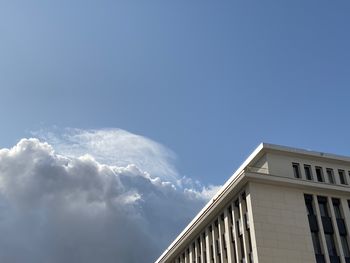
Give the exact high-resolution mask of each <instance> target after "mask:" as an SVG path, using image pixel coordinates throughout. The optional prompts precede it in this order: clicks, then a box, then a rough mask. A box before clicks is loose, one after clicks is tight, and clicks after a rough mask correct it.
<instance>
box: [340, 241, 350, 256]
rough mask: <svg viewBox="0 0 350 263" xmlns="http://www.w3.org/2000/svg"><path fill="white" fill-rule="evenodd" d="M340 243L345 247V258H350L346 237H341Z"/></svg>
mask: <svg viewBox="0 0 350 263" xmlns="http://www.w3.org/2000/svg"><path fill="white" fill-rule="evenodd" d="M340 241H341V245H342V247H343V252H344V256H345V257H350V250H349V244H348V240H347V239H346V236H340Z"/></svg>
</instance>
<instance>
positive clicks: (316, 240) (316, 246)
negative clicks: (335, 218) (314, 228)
mask: <svg viewBox="0 0 350 263" xmlns="http://www.w3.org/2000/svg"><path fill="white" fill-rule="evenodd" d="M311 237H312V244H313V245H314V250H315V254H316V255H320V254H322V249H321V242H320V237H319V235H318V233H317V232H311Z"/></svg>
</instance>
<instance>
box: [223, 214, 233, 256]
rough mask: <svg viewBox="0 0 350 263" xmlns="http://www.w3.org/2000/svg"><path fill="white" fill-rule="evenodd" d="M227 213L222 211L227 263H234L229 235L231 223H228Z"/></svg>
mask: <svg viewBox="0 0 350 263" xmlns="http://www.w3.org/2000/svg"><path fill="white" fill-rule="evenodd" d="M229 216H230V215H229V212H228V210H227V208H226V209H225V211H224V217H225V222H224V224H225V238H226V247H227V261H228V262H229V263H231V262H234V261H233V244H232V237H231V234H230V231H231V223H230V217H229Z"/></svg>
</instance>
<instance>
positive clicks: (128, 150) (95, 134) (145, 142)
mask: <svg viewBox="0 0 350 263" xmlns="http://www.w3.org/2000/svg"><path fill="white" fill-rule="evenodd" d="M34 135H36V136H38V137H39V138H41V139H43V140H44V141H47V142H49V143H50V144H51V145H53V146H54V148H55V150H56V151H57V152H60V153H62V154H64V155H67V156H74V157H77V156H81V155H83V154H85V153H88V154H90V155H92V156H93V157H94V158H95V159H96V160H97V161H99V162H101V163H105V164H109V165H116V166H127V165H129V164H134V165H136V166H137V167H139V168H140V169H142V170H144V171H148V172H149V173H150V174H152V175H153V176H159V177H161V178H164V179H167V180H172V181H173V180H174V179H175V178H176V177H177V175H178V173H177V171H176V169H175V167H174V165H173V162H174V161H175V159H176V156H175V154H174V153H173V152H172V151H171V150H169V149H167V148H166V147H164V146H163V145H161V144H159V143H157V142H155V141H152V140H150V139H148V138H146V137H143V136H140V135H136V134H133V133H130V132H127V131H125V130H121V129H100V130H81V129H72V128H67V129H64V130H63V132H60V133H58V132H57V130H42V131H39V132H34Z"/></svg>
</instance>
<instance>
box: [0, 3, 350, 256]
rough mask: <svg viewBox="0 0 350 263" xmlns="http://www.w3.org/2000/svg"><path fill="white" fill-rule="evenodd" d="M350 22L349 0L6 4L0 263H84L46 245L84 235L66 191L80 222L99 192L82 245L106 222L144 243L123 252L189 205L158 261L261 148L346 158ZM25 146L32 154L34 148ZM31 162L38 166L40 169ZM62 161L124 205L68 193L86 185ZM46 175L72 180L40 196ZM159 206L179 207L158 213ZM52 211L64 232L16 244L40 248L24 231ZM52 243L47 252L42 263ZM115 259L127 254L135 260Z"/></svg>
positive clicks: (1, 22) (0, 8)
mask: <svg viewBox="0 0 350 263" xmlns="http://www.w3.org/2000/svg"><path fill="white" fill-rule="evenodd" d="M349 13H350V2H349V1H345V0H343V1H342V0H341V1H333V2H330V1H323V0H321V1H316V0H310V1H301V0H295V1H269V0H267V1H254V0H253V1H232V0H231V1H228V0H222V1H216V2H214V1H206V0H201V1H198V0H193V1H184V0H178V1H160V0H159V1H157V0H150V1H141V0H135V1H107V0H101V1H89V0H85V1H81V0H76V1H67V0H62V1H49V0H47V1H39V0H33V1H18V0H11V1H7V0H1V1H0V40H1V41H0V112H1V114H0V123H1V126H0V127H1V136H0V149H1V148H2V149H3V150H2V151H0V178H2V179H1V180H0V182H2V184H1V187H0V189H2V190H0V196H3V200H2V201H0V203H2V206H3V207H7V208H8V209H7V210H6V211H8V212H7V214H6V216H4V218H5V219H6V220H5V219H3V220H2V221H3V224H1V220H0V228H2V229H7V231H8V235H9V236H11V237H13V239H11V240H12V241H11V242H7V243H6V242H5V240H1V239H0V243H2V244H3V247H8V248H9V249H8V250H7V252H8V253H4V252H1V249H0V259H2V260H1V262H15V260H14V258H13V257H14V254H11V253H10V252H11V251H15V249H16V248H19V247H23V248H24V247H25V248H26V250H25V251H28V253H27V254H26V253H24V254H25V255H27V256H28V258H32V259H33V262H40V261H42V262H44V261H45V260H46V261H45V262H47V260H48V258H50V259H51V262H56V261H57V262H62V260H64V261H65V262H69V260H71V261H72V262H74V260H76V259H77V258H74V256H73V254H70V255H72V257H71V258H70V259H68V258H64V259H62V258H61V257H60V256H61V254H62V253H61V252H60V251H58V250H55V249H54V248H55V247H58V248H61V249H62V246H59V245H56V246H54V245H53V244H57V243H59V244H62V243H64V241H66V239H68V236H65V234H62V237H61V238H58V237H57V235H55V233H54V232H53V231H57V229H60V228H59V227H62V228H63V226H65V225H67V226H69V227H73V226H75V224H76V221H74V220H77V218H78V217H77V215H75V214H74V213H73V214H72V213H70V212H69V211H70V210H69V209H68V208H69V202H68V201H67V200H66V199H65V198H66V194H67V192H68V193H69V192H70V191H72V192H75V191H77V192H78V193H79V194H77V195H78V196H77V198H78V201H76V206H77V207H80V208H81V209H82V210H84V211H83V212H82V214H84V213H85V212H86V211H88V210H89V206H88V205H87V204H88V203H89V202H87V203H86V202H85V201H84V202H83V201H81V200H82V199H83V197H82V196H85V195H89V193H90V192H91V191H92V192H97V194H96V195H95V198H97V199H98V200H100V201H101V200H102V201H101V202H102V203H103V204H104V206H105V207H104V210H103V211H104V213H106V214H108V216H105V217H104V218H100V217H98V218H94V217H93V216H92V215H91V217H89V216H87V217H84V218H88V220H87V221H86V222H85V223H86V228H82V230H81V232H79V231H78V230H79V229H77V233H76V240H77V242H75V243H79V242H78V241H79V240H89V239H88V238H85V237H84V235H83V233H85V232H84V231H83V230H84V229H91V224H92V222H94V220H95V221H96V222H98V223H99V224H101V225H103V222H104V221H103V220H107V219H108V220H110V221H108V222H111V223H110V225H108V224H109V223H106V228H107V227H113V228H118V229H119V227H120V224H119V223H118V224H117V223H115V222H114V221H113V220H112V219H113V218H116V221H117V222H132V224H134V225H132V227H131V228H135V229H137V227H140V229H142V231H144V233H143V234H144V236H138V234H137V233H139V232H140V231H138V232H137V233H135V234H134V235H132V237H133V238H134V239H132V238H131V239H130V240H133V241H135V240H140V239H141V240H142V239H145V237H146V238H150V233H151V232H152V231H153V230H154V229H155V226H154V225H152V224H150V222H151V221H154V222H162V221H167V220H168V221H169V220H170V217H166V218H164V217H158V219H157V220H154V211H155V209H158V210H159V211H168V210H169V209H168V208H167V205H170V204H172V203H174V200H182V202H183V201H184V200H185V201H186V202H187V206H186V207H180V206H179V207H177V208H176V209H175V211H183V212H182V213H177V214H174V215H179V218H178V220H177V221H176V222H171V223H170V222H169V225H168V226H166V225H164V232H163V233H161V234H160V235H162V241H161V242H158V243H157V242H155V243H152V242H150V243H149V244H150V247H148V248H145V247H143V249H144V250H147V251H150V252H149V253H148V254H147V259H149V261H150V262H151V261H152V260H153V259H154V258H156V257H157V256H158V254H159V253H160V252H161V251H162V249H164V248H165V247H166V245H168V243H169V242H170V241H171V240H172V239H173V238H174V237H175V236H176V234H178V233H179V232H180V230H181V229H182V227H183V226H184V225H185V224H186V223H188V221H189V219H190V218H191V217H192V216H193V215H194V214H195V213H196V212H198V210H199V209H200V207H201V206H202V205H203V204H204V203H205V202H206V201H207V200H208V199H209V198H210V196H211V195H212V193H213V192H214V191H215V189H218V186H220V185H222V184H223V183H224V182H225V181H226V180H227V179H228V178H229V177H230V175H231V174H232V173H233V172H234V171H235V169H237V168H238V166H239V165H240V164H241V163H242V162H243V161H244V159H245V158H246V157H247V156H248V155H249V154H250V153H251V152H252V151H253V150H254V149H255V147H256V146H257V145H258V144H259V143H261V142H268V143H275V144H282V145H287V146H292V147H300V148H304V149H311V150H316V151H322V152H330V153H335V154H340V155H347V156H350V147H349V146H350V142H349V139H348V138H349V136H348V134H349V132H348V131H349V128H350V122H349V112H350V111H349V97H350V88H349V84H350V51H349V47H350V35H349V25H350V16H349ZM31 137H33V138H38V139H39V141H38V140H35V139H25V138H31ZM28 145H30V147H29V146H28ZM28 147H29V148H30V149H31V150H30V151H27V148H28ZM6 148H7V150H5V149H6ZM38 155H39V156H40V158H37V157H36V156H38ZM84 156H85V157H84ZM11 158H12V159H11ZM33 158H34V159H33ZM36 158H37V159H38V160H41V161H38V164H37V163H36V162H34V161H31V160H36ZM62 158H63V159H65V160H66V161H65V162H66V163H67V162H68V163H70V162H71V163H72V164H71V166H72V167H75V166H77V167H78V166H79V167H82V168H84V167H85V166H86V168H84V169H87V170H89V169H92V168H91V167H95V168H93V172H91V173H89V174H91V180H92V182H94V180H97V181H99V185H102V186H103V185H106V184H108V182H109V181H106V180H105V179H104V177H105V176H107V177H108V176H110V174H113V175H114V177H116V178H118V182H115V184H116V185H117V188H118V187H119V188H118V189H119V190H120V191H119V192H118V191H117V192H118V193H117V194H115V196H114V195H113V194H112V195H111V196H112V197H111V198H112V199H113V198H116V199H118V198H119V195H122V197H121V199H122V200H124V199H125V198H126V200H128V201H125V200H124V201H120V202H117V204H115V203H113V205H112V206H109V205H107V204H109V196H110V195H107V194H106V193H105V190H103V191H102V190H101V189H105V188H104V187H102V186H101V187H102V188H101V189H100V190H99V189H94V188H93V187H92V188H91V187H90V188H89V184H88V183H86V182H84V180H83V179H81V182H80V179H79V180H78V179H77V181H76V182H75V183H76V184H73V185H74V187H75V188H74V187H73V188H71V187H72V186H71V181H70V180H71V176H73V177H74V176H77V177H78V178H79V176H80V174H79V173H78V172H77V171H76V170H74V169H73V170H74V171H71V170H69V169H68V168H67V167H68V166H67V165H66V164H65V162H63V163H62ZM42 160H46V161H42ZM48 160H50V161H48ZM22 161H23V162H24V163H23V166H20V167H17V165H16V163H17V162H22ZM37 165H39V166H40V167H41V165H44V166H45V167H46V168H45V169H39V168H38V167H37ZM100 166H103V167H106V168H105V169H107V170H106V171H107V172H106V171H105V170H103V169H102V170H103V171H102V172H101V171H100V168H98V169H97V168H96V167H100ZM57 167H59V168H57ZM21 168H22V170H21V171H22V172H23V173H25V174H26V173H27V172H26V171H31V172H30V173H29V175H30V176H28V180H27V181H25V183H21V184H20V185H21V186H23V187H24V188H23V189H18V188H17V187H19V186H17V185H16V183H14V182H17V181H16V180H19V182H20V181H21V179H20V178H17V177H16V176H14V174H16V173H15V171H16V169H21ZM53 168H55V169H58V170H62V169H63V170H64V171H65V172H64V173H63V172H62V173H63V175H62V178H61V180H58V181H55V183H52V182H51V183H48V184H46V183H45V180H47V179H48V178H46V177H45V175H47V174H51V172H50V171H52V170H51V169H53ZM67 169H68V170H67ZM84 169H83V170H84ZM120 169H122V170H120ZM123 169H124V170H123ZM63 170H62V171H63ZM17 171H18V170H17ZM55 171H56V170H55ZM84 171H85V170H84ZM52 172H53V174H56V173H58V172H54V171H52ZM58 174H60V173H58ZM12 177H14V178H13V179H11V180H9V179H8V178H12ZM112 177H113V176H112ZM129 177H130V178H129ZM96 178H97V179H96ZM120 178H123V179H120ZM125 178H128V179H125ZM41 180H43V182H42V181H41ZM111 180H112V179H111ZM113 180H114V179H113ZM113 180H112V181H113ZM140 180H141V181H142V180H143V181H144V180H146V181H147V184H148V185H149V187H146V188H145V187H144V186H145V185H144V184H143V183H140V182H139V181H140ZM10 181H11V182H12V181H13V183H10ZM79 182H80V183H82V184H83V186H80V184H79ZM41 183H43V184H44V185H46V187H49V188H48V189H51V190H52V191H53V193H54V194H53V195H52V199H50V201H47V203H46V201H45V202H44V201H42V200H46V192H45V191H49V190H47V189H46V188H45V187H44V186H43V188H42V189H43V190H45V191H43V192H42V193H41V195H38V196H36V197H35V198H34V197H33V198H34V199H33V200H34V201H33V203H26V202H24V201H26V200H25V198H23V196H21V194H22V192H23V194H26V193H27V192H28V191H29V192H28V194H29V193H32V191H34V190H33V189H34V188H32V187H33V184H38V185H41ZM164 185H165V186H164ZM50 187H51V188H50ZM56 187H57V191H54V190H53V189H56ZM80 187H82V189H83V190H82V192H81V193H80V191H79V189H80ZM163 187H165V188H166V190H164V189H163ZM28 189H29V190H28ZM35 189H36V188H35ZM40 189H41V188H40ZM72 189H73V190H72ZM128 189H129V190H128ZM160 189H162V190H160ZM17 190H20V191H17ZM51 190H50V191H51ZM164 191H165V192H164ZM171 191H173V192H171ZM34 192H35V191H34ZM160 193H163V194H164V193H167V194H164V195H166V196H170V197H168V198H163V199H164V200H163V202H158V201H157V198H155V197H160V196H161V195H160ZM169 193H171V194H169ZM123 194H125V196H124V197H123ZM106 196H107V197H106ZM116 196H118V198H117V197H116ZM62 198H63V199H64V200H65V201H62ZM123 198H124V199H123ZM174 198H175V199H174ZM79 200H80V201H79ZM23 202H24V203H23ZM50 202H54V204H55V205H60V209H62V211H61V210H60V209H58V211H61V212H62V214H64V215H66V219H67V220H66V221H67V222H66V221H65V220H63V219H62V220H61V221H59V220H58V221H53V220H51V219H46V221H45V220H44V221H45V222H44V223H43V225H44V226H45V227H44V228H43V230H41V234H42V236H40V238H39V237H36V238H38V241H37V242H36V243H35V242H34V243H35V246H33V247H28V246H27V245H26V244H25V242H20V241H19V239H18V233H17V232H16V231H17V229H22V228H23V231H27V232H26V233H27V235H28V236H29V237H32V236H33V235H34V234H31V233H29V232H30V228H28V226H27V225H26V223H25V222H22V221H23V218H24V217H27V216H28V217H29V218H31V219H32V221H33V222H37V221H38V220H39V219H40V218H41V219H42V218H43V215H50V216H52V213H53V211H54V210H52V209H51V208H50V206H49V204H51V205H52V204H53V203H50ZM167 202H168V203H167ZM180 202H181V201H180ZM67 206H68V207H67ZM54 207H56V206H54ZM111 207H112V208H111ZM115 207H117V208H118V209H115ZM28 208H35V211H36V212H37V214H33V215H30V212H29V211H28ZM67 209H68V210H69V211H68V210H67ZM94 209H97V210H96V211H99V210H98V209H101V208H100V207H97V208H94ZM119 209H121V210H119ZM124 209H126V210H127V211H132V212H133V213H136V212H135V209H138V210H137V211H139V213H140V214H139V218H136V219H134V218H132V217H129V216H126V218H119V217H118V216H119V215H120V214H121V213H122V212H120V211H125V210H124ZM162 209H163V210H162ZM177 209H178V210H177ZM67 211H68V212H67ZM140 211H141V212H140ZM104 213H102V214H104ZM123 213H124V212H123ZM133 213H131V212H130V214H129V213H126V214H127V215H131V214H133ZM171 215H173V214H171ZM31 216H32V217H31ZM44 218H45V217H44ZM10 219H11V220H10ZM13 219H16V220H13ZM89 220H91V221H89ZM10 221H11V222H15V223H13V224H12V225H11V226H10V225H8V222H10ZM39 221H40V220H39ZM112 221H113V222H112ZM4 222H5V223H6V222H7V223H6V224H5V223H4ZM146 225H149V228H147V227H145V226H146ZM135 226H136V227H135ZM169 226H171V227H169ZM38 228H39V229H40V227H39V226H38ZM165 229H167V230H165ZM151 230H152V231H151ZM18 231H19V230H18ZM45 231H46V232H45ZM96 231H97V230H96ZM101 231H102V230H101ZM105 231H106V230H105ZM142 231H141V232H142ZM39 232H40V231H39ZM99 233H105V232H103V231H102V232H99ZM106 233H108V232H106ZM117 234H121V235H123V233H117ZM87 235H89V237H90V238H91V237H94V236H96V240H97V241H99V242H100V241H101V240H102V239H103V238H102V237H101V236H99V235H98V234H96V233H92V232H89V233H87ZM101 235H102V234H101ZM83 237H84V238H83ZM79 238H80V239H79ZM39 239H40V240H39ZM47 240H51V242H44V241H47ZM110 240H111V242H110V243H109V244H112V243H114V244H117V243H118V242H117V241H118V239H114V237H111V239H110ZM4 242H5V243H4ZM135 242H136V241H135ZM29 243H30V242H29ZM34 243H33V244H34ZM45 243H49V244H51V245H52V247H48V251H49V252H48V253H47V254H45V255H43V254H42V255H39V254H40V253H39V252H38V251H40V250H39V249H38V248H39V247H40V246H41V245H43V244H45ZM5 245H6V246H5ZM0 247H1V246H0ZM82 247H83V246H82ZM89 247H90V248H91V249H92V247H94V242H91V243H90V244H89ZM105 247H106V249H105V250H103V251H102V250H101V251H100V252H98V253H97V252H96V253H95V254H96V255H100V256H101V257H103V256H105V258H104V259H105V260H104V261H105V262H108V260H109V259H110V260H112V258H114V259H115V254H113V249H112V248H110V249H109V248H108V245H106V246H105ZM112 247H113V248H115V247H118V248H119V250H118V251H120V253H121V252H122V251H126V247H128V246H126V247H125V244H119V243H118V244H117V245H115V246H112ZM129 247H130V246H129ZM10 248H11V249H12V250H11V249H10ZM23 251H24V249H23ZM50 251H51V252H50ZM82 251H84V249H82ZM92 251H94V250H92ZM143 252H144V251H143ZM143 252H142V249H140V251H139V253H135V255H136V256H135V257H136V258H133V259H132V258H128V257H127V255H124V256H121V255H119V262H137V260H139V258H137V256H138V255H142V253H143ZM82 254H84V253H83V252H82V253H81V254H79V255H82ZM75 257H78V256H77V255H75ZM86 258H92V259H91V262H97V261H95V260H97V259H95V258H93V257H89V256H86ZM18 262H21V260H20V259H18ZM22 262H23V261H22Z"/></svg>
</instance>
